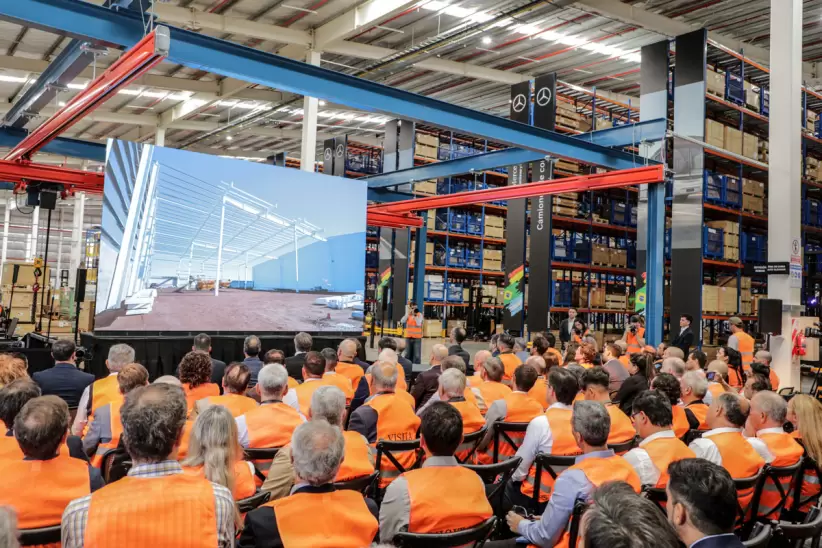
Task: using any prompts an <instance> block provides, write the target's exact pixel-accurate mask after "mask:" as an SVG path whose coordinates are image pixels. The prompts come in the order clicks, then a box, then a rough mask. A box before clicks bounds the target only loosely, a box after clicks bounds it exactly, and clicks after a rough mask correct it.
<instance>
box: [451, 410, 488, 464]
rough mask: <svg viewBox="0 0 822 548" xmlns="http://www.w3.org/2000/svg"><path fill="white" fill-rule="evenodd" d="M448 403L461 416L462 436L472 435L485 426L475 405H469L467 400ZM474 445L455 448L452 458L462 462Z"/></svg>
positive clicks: (466, 444)
mask: <svg viewBox="0 0 822 548" xmlns="http://www.w3.org/2000/svg"><path fill="white" fill-rule="evenodd" d="M448 403H450V404H451V405H452V406H454V407H455V408H456V409H457V411H459V412H460V415H461V416H462V435H463V436H465V435H468V434H473V433H474V432H476V431H478V430H480V429H482V427H483V426H485V419H484V418H482V413H480V410H479V407H477V404H475V403H471V402H470V401H468V400H467V399H466V400H465V401H449V402H448ZM474 445H475V444H474V443H473V442H471V443H461V444H460V445H459V447H457V451H456V452H455V453H454V456H455V457H457V458H458V459H459V460H464V459H465V457H466V456H467V454H468V452H469V451H471V448H472V447H473V446H474Z"/></svg>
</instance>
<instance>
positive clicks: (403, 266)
mask: <svg viewBox="0 0 822 548" xmlns="http://www.w3.org/2000/svg"><path fill="white" fill-rule="evenodd" d="M410 246H411V233H410V231H409V230H408V229H407V228H398V229H396V230H394V262H393V269H394V277H393V282H392V283H391V303H392V305H393V306H392V307H391V319H392V320H393V321H395V322H398V321H400V320H401V319H402V317H403V316H404V315H405V303H406V302H408V263H409V260H408V254H409V251H410Z"/></svg>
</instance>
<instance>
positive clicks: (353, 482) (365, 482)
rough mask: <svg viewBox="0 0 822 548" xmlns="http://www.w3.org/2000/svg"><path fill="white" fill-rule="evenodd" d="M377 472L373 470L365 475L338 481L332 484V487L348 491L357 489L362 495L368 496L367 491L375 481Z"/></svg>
mask: <svg viewBox="0 0 822 548" xmlns="http://www.w3.org/2000/svg"><path fill="white" fill-rule="evenodd" d="M378 475H379V474H378V473H377V472H376V471H375V472H372V473H371V474H369V475H367V476H362V477H361V478H354V479H350V480H348V481H338V482H337V483H335V484H334V487H335V488H336V489H338V490H348V491H359V492H360V493H362V494H363V496H366V497H367V496H368V491H370V490H371V487H372V485H374V482H375V481H377V476H378Z"/></svg>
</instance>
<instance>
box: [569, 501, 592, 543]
mask: <svg viewBox="0 0 822 548" xmlns="http://www.w3.org/2000/svg"><path fill="white" fill-rule="evenodd" d="M587 509H588V503H587V502H585V501H582V500H578V501H576V502H575V503H574V511H573V512H572V513H571V524H570V526H569V527H568V546H576V545H577V537H579V525H580V522H581V521H582V514H584V513H585V510H587Z"/></svg>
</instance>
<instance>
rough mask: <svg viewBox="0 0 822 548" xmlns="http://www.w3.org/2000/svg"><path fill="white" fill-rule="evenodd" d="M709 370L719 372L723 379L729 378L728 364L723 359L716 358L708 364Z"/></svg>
mask: <svg viewBox="0 0 822 548" xmlns="http://www.w3.org/2000/svg"><path fill="white" fill-rule="evenodd" d="M708 371H713V372H715V373H719V374H720V375H721V376H722V378H723V379H725V381H726V382H727V380H728V364H727V363H725V362H723V361H722V360H714V361H712V362H711V363H709V364H708Z"/></svg>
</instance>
